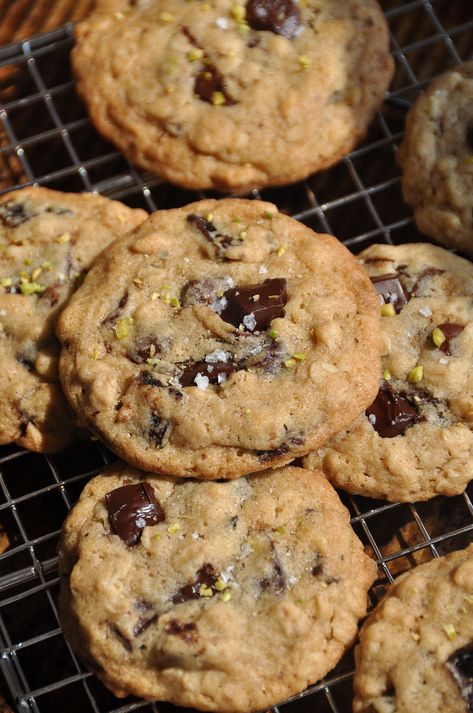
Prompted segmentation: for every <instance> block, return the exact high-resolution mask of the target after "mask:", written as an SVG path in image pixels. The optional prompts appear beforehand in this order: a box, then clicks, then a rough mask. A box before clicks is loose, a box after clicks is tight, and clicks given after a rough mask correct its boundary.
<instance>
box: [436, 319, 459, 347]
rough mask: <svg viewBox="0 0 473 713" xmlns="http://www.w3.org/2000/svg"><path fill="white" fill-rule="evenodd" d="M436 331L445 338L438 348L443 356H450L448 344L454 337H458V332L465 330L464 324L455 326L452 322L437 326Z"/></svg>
mask: <svg viewBox="0 0 473 713" xmlns="http://www.w3.org/2000/svg"><path fill="white" fill-rule="evenodd" d="M438 329H440V331H441V332H442V334H443V335H444V337H445V341H444V342H442V344H441V345H440V346H439V349H440V351H441V352H444V353H445V354H450V342H451V340H452V339H455V337H458V335H459V334H460V332H463V330H464V329H465V325H464V324H455V323H453V322H443V323H442V324H439V325H438Z"/></svg>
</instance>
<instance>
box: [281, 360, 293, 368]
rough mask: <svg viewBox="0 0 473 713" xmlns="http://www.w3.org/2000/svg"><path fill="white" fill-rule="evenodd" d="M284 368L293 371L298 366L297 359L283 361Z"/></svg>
mask: <svg viewBox="0 0 473 713" xmlns="http://www.w3.org/2000/svg"><path fill="white" fill-rule="evenodd" d="M283 364H284V366H285V367H286V369H292V368H293V367H294V366H295V365H296V360H295V359H286V360H285V361H283Z"/></svg>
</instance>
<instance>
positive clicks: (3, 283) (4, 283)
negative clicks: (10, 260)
mask: <svg viewBox="0 0 473 713" xmlns="http://www.w3.org/2000/svg"><path fill="white" fill-rule="evenodd" d="M12 284H13V280H12V279H11V277H2V279H1V280H0V287H11V286H12Z"/></svg>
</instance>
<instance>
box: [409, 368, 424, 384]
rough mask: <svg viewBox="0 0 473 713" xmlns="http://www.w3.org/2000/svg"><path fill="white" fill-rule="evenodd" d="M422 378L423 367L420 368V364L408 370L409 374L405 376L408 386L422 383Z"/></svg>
mask: <svg viewBox="0 0 473 713" xmlns="http://www.w3.org/2000/svg"><path fill="white" fill-rule="evenodd" d="M423 377H424V367H423V366H421V364H418V365H417V366H415V367H414V368H413V369H411V370H410V372H409V373H408V375H407V380H408V382H409V383H410V384H418V383H419V381H422V379H423Z"/></svg>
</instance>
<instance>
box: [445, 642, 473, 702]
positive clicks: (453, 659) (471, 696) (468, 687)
mask: <svg viewBox="0 0 473 713" xmlns="http://www.w3.org/2000/svg"><path fill="white" fill-rule="evenodd" d="M445 666H446V667H447V668H448V670H449V671H450V673H451V674H452V676H453V678H454V679H455V683H456V684H457V686H458V688H459V689H460V693H461V695H462V697H463V698H464V700H465V701H466V704H467V706H468V708H467V711H468V713H473V644H468V645H467V646H464V647H463V648H461V649H458V651H455V652H454V653H453V654H452V655H451V656H449V657H448V659H447V660H446V662H445Z"/></svg>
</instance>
